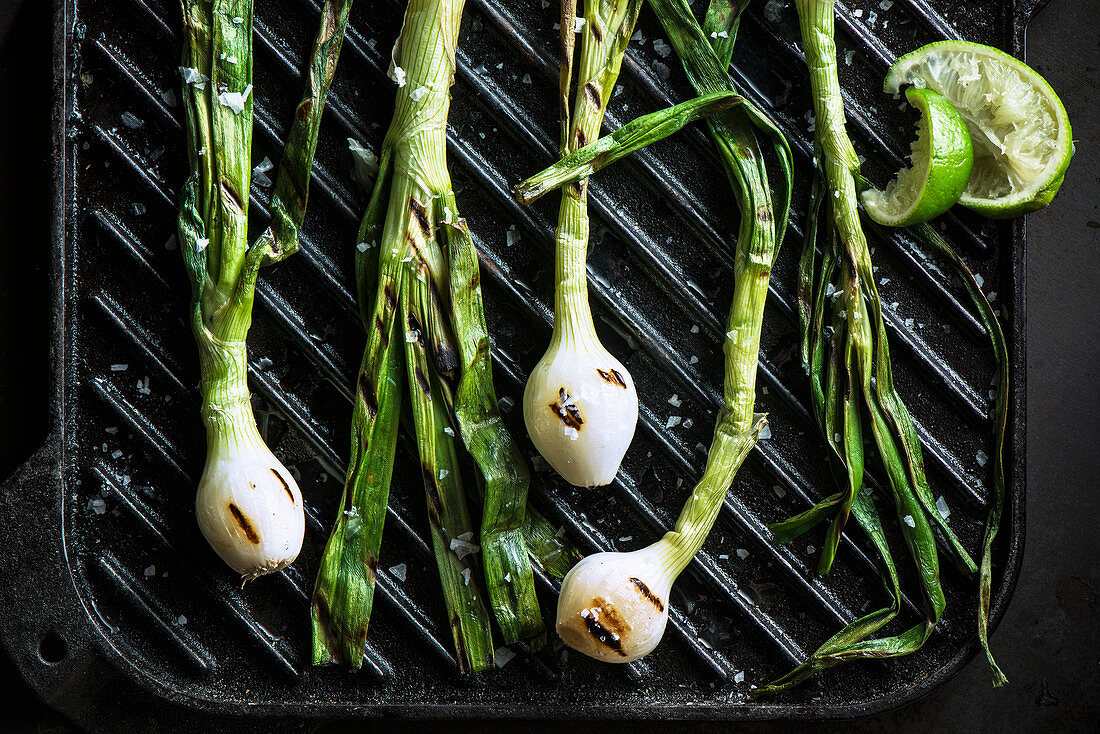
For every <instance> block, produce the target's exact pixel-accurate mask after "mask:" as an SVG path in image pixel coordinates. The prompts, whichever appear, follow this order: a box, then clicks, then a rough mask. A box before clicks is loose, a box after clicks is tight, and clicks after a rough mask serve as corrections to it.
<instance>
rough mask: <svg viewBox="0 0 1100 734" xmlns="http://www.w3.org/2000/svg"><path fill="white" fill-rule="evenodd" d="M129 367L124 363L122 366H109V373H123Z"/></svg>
mask: <svg viewBox="0 0 1100 734" xmlns="http://www.w3.org/2000/svg"><path fill="white" fill-rule="evenodd" d="M129 366H130V365H128V364H125V363H123V364H113V365H111V372H125V371H126V368H127V367H129Z"/></svg>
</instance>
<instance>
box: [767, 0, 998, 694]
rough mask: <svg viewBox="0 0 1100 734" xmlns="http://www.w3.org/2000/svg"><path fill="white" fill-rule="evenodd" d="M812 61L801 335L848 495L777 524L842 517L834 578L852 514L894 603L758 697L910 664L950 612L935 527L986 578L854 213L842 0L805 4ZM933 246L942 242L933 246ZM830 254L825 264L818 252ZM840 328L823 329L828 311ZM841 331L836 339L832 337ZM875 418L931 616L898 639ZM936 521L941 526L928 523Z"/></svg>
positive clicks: (972, 288)
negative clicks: (844, 666) (870, 666)
mask: <svg viewBox="0 0 1100 734" xmlns="http://www.w3.org/2000/svg"><path fill="white" fill-rule="evenodd" d="M795 5H796V7H797V9H798V15H799V21H800V26H801V30H802V38H803V43H804V46H805V50H806V62H807V66H808V67H809V69H810V81H811V85H812V87H813V95H814V108H815V109H814V111H815V114H816V119H817V124H816V129H815V150H816V158H817V161H818V170H817V173H816V177H815V181H814V186H813V192H812V198H811V205H810V219H809V223H808V225H807V228H806V233H807V234H806V240H805V243H804V249H803V253H802V258H801V264H800V269H799V314H800V322H801V327H802V337H803V338H802V361H803V366H804V368H805V369H806V370H807V372H808V374H809V376H810V384H811V393H812V399H813V405H814V412H815V416H816V418H817V421H818V423H819V425H820V426H821V428H822V430H823V432H824V434H825V438H826V441H827V443H828V444H829V446H830V449H831V450H832V456H833V459H834V461H835V462H836V463H837V464H838V466H839V467H841V468H842V471H843V475H844V477H845V484H846V486H845V487H844V488H843V489H842V490H841V491H840V492H838V493H837V494H835V495H833V496H831V497H828V498H826V499H825V500H823V501H822V502H820V503H818V504H817V505H816V506H815V507H813V508H811V509H810V510H807V511H806V512H804V513H802V514H800V515H798V516H796V517H793V518H791V519H789V520H786V521H784V522H781V523H777V524H776V525H773V526H772V531H773V534H774V535H775V537H776V540H777V541H778V542H785V541H787V540H790V539H792V538H795V537H797V536H798V535H800V534H802V533H804V532H806V531H807V530H809V529H810V528H812V527H813V526H814V525H816V524H817V523H819V522H821V521H822V520H825V519H826V518H828V517H830V516H832V517H833V522H832V524H831V525H830V527H829V530H828V533H827V542H826V546H825V548H824V550H823V552H822V557H821V561H820V564H819V570H820V571H821V572H822V573H825V572H827V571H828V570H829V568H830V567H831V564H832V561H833V558H834V557H835V553H836V548H837V543H838V542H839V538H840V533H841V531H842V530H843V528H844V525H845V522H846V520H847V517H848V513H849V511H851V513H852V514H854V515H855V516H856V520H857V522H858V523H859V524H860V526H861V527H863V529H864V530H865V532H867V533H868V535H869V536H870V537H871V539H872V541H873V542H874V544H875V546H876V548H877V549H878V551H879V553H880V555H881V556H882V558H883V561H884V563H885V565H886V569H887V573H888V576H889V578H890V584H891V590H892V593H893V601H892V603H891V606H889V607H887V608H884V609H880V610H877V611H875V612H872V613H871V614H868V615H866V616H864V617H862V618H860V619H858V620H856V621H855V622H853V623H852V624H850V625H848V626H846V627H845V628H843V629H842V630H840V631H839V632H838V633H837V634H836V635H834V636H833V637H832V638H830V639H829V640H828V641H826V642H825V644H824V645H822V647H821V648H819V649H818V650H817V651H816V652H815V653H814V654H813V655H811V656H810V658H809V659H808V660H807V661H806V662H805V663H803V664H802V665H800V666H799V667H798V668H796V669H795V670H793V671H792V672H791V673H789V674H787V675H786V676H784V677H783V678H780V679H779V680H777V681H775V682H773V683H771V684H770V685H768V686H766V687H764V688H762V689H760V691H759V692H760V693H767V692H772V691H777V690H783V689H785V688H789V687H791V686H793V685H796V684H797V683H798V682H800V681H802V680H804V679H805V678H807V677H809V676H810V675H812V674H813V673H814V672H816V671H818V670H821V669H823V668H827V667H830V666H831V665H835V664H837V663H839V662H843V661H846V660H853V659H860V658H883V657H897V656H900V655H907V654H910V653H912V652H915V651H916V650H918V649H920V647H921V646H922V645H923V644H924V642H925V641H926V640H927V639H928V637H929V635H931V633H932V631H933V630H934V629H935V626H936V624H937V623H938V621H939V619H940V616H941V615H942V613H943V610H944V606H945V600H944V596H943V590H942V588H941V586H940V581H939V557H938V554H937V549H936V538H935V536H934V535H933V530H932V524H935V525H936V527H937V529H938V530H939V531H940V534H941V537H942V538H943V540H944V543H945V545H946V546H947V550H948V552H949V553H950V554H951V556H952V558H953V560H954V561H955V564H956V565H957V566H958V567H959V568H960V570H962V571H963V572H966V573H972V572H973V571H975V570H977V569H976V567H975V566H974V562H973V560H971V558H970V556H969V555H968V554H967V552H966V551H965V549H963V547H962V545H961V544H960V543H959V541H958V540H957V538H956V537H955V535H954V534H953V533H952V532H951V530H950V528H949V527H948V526H947V524H946V522H945V521H944V518H943V517H942V516H941V514H940V513H939V512H938V511H937V509H936V508H935V506H934V504H933V501H932V493H931V490H930V489H929V486H928V482H927V479H926V478H925V475H924V470H923V459H922V457H921V449H920V443H919V440H918V439H917V436H916V432H915V430H914V428H913V423H912V420H911V419H910V417H909V413H908V411H907V410H906V408H905V405H904V403H902V401H901V398H900V397H899V396H898V394H897V392H896V391H895V390H894V385H893V378H892V374H891V367H890V354H889V345H888V342H887V338H886V331H885V326H884V323H883V319H882V303H881V301H880V299H879V296H878V290H877V288H876V285H875V279H874V276H873V272H872V267H871V259H870V253H869V251H868V248H867V240H866V237H865V236H864V233H863V230H862V228H861V225H860V219H859V212H858V209H857V206H856V194H857V190H859V189H864V188H867V186H868V184H867V183H866V182H865V181H864V180H863V179H862V178H861V177H860V175H859V161H858V158H857V157H856V154H855V150H854V149H853V147H852V144H851V141H850V140H849V138H848V136H847V133H846V131H845V120H844V108H843V102H842V99H841V94H840V83H839V81H838V78H837V65H836V47H835V44H834V42H833V37H834V22H833V6H834V1H833V0H796V3H795ZM915 231H916V232H917V233H918V236H921V238H922V239H923V240H925V241H926V242H928V243H929V244H930V245H931V246H933V248H934V249H936V251H937V252H938V253H940V254H942V255H946V256H947V257H948V259H949V261H950V262H951V263H952V265H954V266H955V267H956V269H957V270H959V272H960V275H962V276H963V277H964V281H965V282H966V283H967V288H968V291H969V292H970V294H971V297H972V298H973V299H974V300H975V302H976V303H977V304H978V308H979V311H980V312H981V314H982V318H983V321H985V322H986V328H987V330H988V331H989V334H990V337H991V339H992V340H993V343H994V348H995V352H996V354H997V358H998V362H999V365H1000V374H1001V378H1002V379H1001V384H1000V386H999V390H1001V391H1007V352H1006V351H1005V344H1004V339H1003V336H1002V335H1001V332H1000V327H999V325H998V324H997V323H996V319H995V317H993V315H992V311H991V309H990V308H989V305H988V302H986V301H985V299H984V296H982V295H981V291H980V289H978V288H977V285H976V283H974V281H973V277H972V276H970V274H969V271H967V270H966V268H965V265H963V264H962V261H961V259H960V258H959V257H958V255H956V254H955V253H954V252H953V251H952V250H951V249H950V247H949V246H948V245H947V244H946V243H944V242H943V241H942V239H940V238H939V237H938V236H937V235H935V233H934V232H933V231H932V230H931V228H929V227H927V226H926V225H924V226H921V227H919V228H917V229H916V230H915ZM933 237H934V239H933ZM818 247H820V248H821V250H822V252H823V256H822V258H821V260H820V261H817V259H816V248H818ZM827 307H828V308H830V309H831V327H829V328H826V327H825V311H826V308H827ZM830 331H831V334H830V333H829V332H830ZM1006 395H1007V392H1002V393H1000V394H999V396H998V401H997V414H998V422H997V427H996V432H997V448H998V465H997V469H998V478H997V480H996V487H995V492H994V496H993V497H992V498H991V513H990V519H989V521H988V522H987V530H986V538H987V540H986V543H985V544H984V555H983V559H982V575H981V600H980V603H979V629H980V631H981V641H982V645H983V647H984V648H985V651H986V654H987V658H988V660H989V663H990V666H991V668H992V670H993V674H994V684H995V685H1000V684H1001V683H1003V682H1005V679H1004V676H1003V674H1001V672H1000V670H999V669H998V668H997V666H996V664H995V663H994V661H993V658H992V655H990V653H989V647H988V641H987V631H986V620H987V617H988V602H989V586H990V581H989V578H990V575H991V572H990V568H989V551H990V546H991V544H992V539H993V537H994V536H995V535H996V529H997V525H998V522H999V515H1000V505H1001V499H1002V497H1003V470H1002V467H1001V464H1000V453H1001V449H1002V446H1003V431H1004V420H1005V412H1004V411H1005V410H1006V409H1007V399H1006V397H1005V396H1006ZM861 407H862V408H864V409H866V413H867V418H868V419H869V423H870V426H871V430H872V435H873V437H874V442H875V445H876V446H877V448H878V451H879V455H880V458H881V459H882V463H883V466H884V467H885V469H886V473H887V478H888V480H889V482H890V487H891V490H892V494H893V498H894V504H895V508H896V512H897V515H898V519H899V520H900V527H901V530H902V534H903V537H904V539H905V544H906V547H907V548H908V550H909V553H910V555H911V556H912V558H913V561H914V564H915V566H916V568H917V571H918V574H919V577H920V584H921V591H922V596H923V601H924V607H925V619H924V620H923V621H922V622H920V623H918V624H917V625H916V626H914V627H913V628H911V629H909V630H907V631H905V632H903V633H901V634H899V635H896V636H892V637H887V638H880V639H868V638H869V637H870V636H871V635H872V634H874V633H875V632H876V631H878V630H879V629H880V628H882V627H883V626H884V625H885V624H886V623H887V622H889V621H891V620H892V619H894V617H896V616H897V614H898V612H899V611H900V590H899V585H898V577H897V571H896V569H895V566H894V563H893V559H892V558H891V556H890V551H889V548H888V547H887V545H886V542H885V539H884V537H883V531H882V524H881V521H880V520H879V517H878V514H877V510H876V509H875V506H874V503H873V500H872V499H871V496H870V488H869V487H864V455H863V454H864V448H863V438H862V421H863V417H862V412H863V411H862V410H861ZM929 521H931V523H930V522H929Z"/></svg>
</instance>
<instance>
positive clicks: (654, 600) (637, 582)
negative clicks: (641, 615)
mask: <svg viewBox="0 0 1100 734" xmlns="http://www.w3.org/2000/svg"><path fill="white" fill-rule="evenodd" d="M630 583H632V584H634V588H636V589H637V590H638V593H639V594H641V595H642V597H643V598H644V599H645V600H646V601H648V602H649V603H650V604H652V605H653V606H655V607H657V611H658V612H663V611H664V610H665V603H664V602H663V601H661V598H660V597H659V596H657V595H656V594H654V593H653V592H652V591H650V589H649V587H648V586H646V583H645V581H642V580H641V579H639V578H635V577H633V576H631V577H630Z"/></svg>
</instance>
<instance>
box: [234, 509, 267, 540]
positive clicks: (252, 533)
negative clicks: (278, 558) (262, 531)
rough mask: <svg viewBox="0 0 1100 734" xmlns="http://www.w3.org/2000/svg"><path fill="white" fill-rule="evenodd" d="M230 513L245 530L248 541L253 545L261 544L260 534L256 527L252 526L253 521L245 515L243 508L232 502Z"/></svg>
mask: <svg viewBox="0 0 1100 734" xmlns="http://www.w3.org/2000/svg"><path fill="white" fill-rule="evenodd" d="M229 514H230V515H232V516H233V519H234V520H235V521H236V522H237V526H238V527H240V529H241V530H243V531H244V536H245V537H246V538H248V542H249V543H251V544H252V545H259V544H260V536H259V535H258V534H257V533H256V528H254V527H252V523H251V522H249V520H248V518H247V517H245V514H244V513H243V512H241V508H239V507H237V506H236V505H235V504H233V503H232V502H230V503H229Z"/></svg>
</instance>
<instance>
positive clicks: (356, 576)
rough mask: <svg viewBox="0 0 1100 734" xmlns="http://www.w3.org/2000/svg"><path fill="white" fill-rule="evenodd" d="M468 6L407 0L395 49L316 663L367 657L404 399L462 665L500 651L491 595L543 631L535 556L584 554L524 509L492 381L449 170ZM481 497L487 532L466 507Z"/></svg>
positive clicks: (322, 581) (520, 474) (359, 272)
mask: <svg viewBox="0 0 1100 734" xmlns="http://www.w3.org/2000/svg"><path fill="white" fill-rule="evenodd" d="M462 7H463V2H462V0H410V2H409V4H408V7H407V9H406V11H405V19H404V24H403V26H402V30H401V35H400V38H399V39H398V41H397V44H396V45H395V47H394V53H393V63H392V65H391V67H390V76H391V78H392V79H394V81H395V82H396V83H397V85H398V89H397V99H396V107H395V110H394V116H393V121H392V122H391V124H390V128H389V131H388V132H387V134H386V137H385V140H384V141H383V144H382V150H381V153H380V155H379V160H380V165H379V172H378V177H377V180H376V182H375V186H374V191H373V192H372V194H371V199H370V203H369V204H368V206H367V211H366V214H365V215H364V217H363V221H362V225H361V227H360V231H359V237H358V240H359V244H358V246H357V248H356V249H357V254H356V277H357V281H358V293H359V300H360V304H361V307H362V312H363V320H364V326H365V327H366V329H367V332H368V337H367V346H366V350H365V353H364V356H363V362H362V365H361V367H360V370H359V376H358V384H357V390H356V396H355V406H354V412H353V417H352V447H351V461H350V463H349V467H348V475H347V479H346V483H345V487H344V492H343V494H342V496H341V499H340V506H339V514H338V516H337V519H336V524H335V527H334V528H333V531H332V535H331V536H330V538H329V541H328V544H327V545H326V547H325V552H324V557H323V558H322V561H321V569H320V572H319V573H318V576H317V583H316V587H315V589H314V594H313V609H312V617H313V662H314V663H315V664H319V663H328V662H334V661H338V660H339V661H344V662H348V663H350V664H351V665H352V666H354V667H359V666H360V665H361V663H362V657H363V646H364V642H365V639H366V633H367V623H368V621H369V619H370V612H371V606H372V601H373V594H374V578H375V572H376V568H377V564H378V553H379V548H380V545H381V540H382V529H383V522H384V519H385V514H386V504H387V501H388V497H389V487H390V479H391V475H392V471H393V461H394V451H395V447H396V441H397V430H398V424H399V422H400V419H401V418H400V416H401V412H402V411H401V400H402V398H403V397H407V398H408V399H409V407H410V409H411V410H410V411H409V414H410V415H411V417H412V420H411V425H408V426H406V428H408V429H410V430H411V431H413V433H414V435H415V439H416V446H417V451H418V453H419V458H420V463H421V469H422V477H423V482H424V489H425V495H426V497H427V504H428V521H429V525H430V531H431V538H432V547H433V549H434V552H435V557H436V561H437V565H438V568H439V574H440V580H441V582H442V585H443V594H444V598H445V600H446V604H447V614H448V620H449V622H450V626H451V630H452V633H453V636H454V641H455V647H456V650H457V652H458V665H459V667H460V669H461V670H463V671H477V670H482V669H484V668H486V667H488V666H489V665H490V664H491V662H492V658H493V643H492V636H491V632H490V625H489V614H488V609H487V607H486V602H488V603H489V604H490V605H491V607H492V609H493V613H494V615H495V617H496V620H497V622H498V624H499V625H500V628H501V631H502V633H503V635H504V638H505V642H506V643H513V642H517V641H527V642H528V643H529V644H531V645H532V646H537V645H539V644H541V642H542V639H543V637H544V634H545V631H544V626H543V623H542V619H541V615H540V611H539V607H538V600H537V599H536V597H535V588H534V577H533V572H532V569H531V559H533V560H534V562H535V563H536V564H537V565H538V566H539V567H540V568H542V569H543V570H545V571H546V572H548V573H551V574H554V575H559V576H560V575H562V574H563V573H564V572H566V571H567V570H568V569H569V568H570V567H571V566H572V564H573V563H574V562H575V561H576V558H577V554H576V552H575V551H574V550H573V549H572V547H571V546H570V545H569V544H568V543H567V542H566V541H564V540H563V539H562V538H560V537H559V536H558V534H557V533H555V532H554V530H553V528H551V527H550V526H549V524H548V523H547V521H546V520H545V519H544V518H542V517H541V516H540V515H538V514H537V513H535V512H534V511H532V510H529V509H527V508H526V501H527V487H528V482H529V476H528V471H527V466H526V463H525V462H524V459H523V456H522V455H521V454H520V452H519V449H518V447H517V445H516V443H515V442H514V441H513V439H512V437H511V435H510V434H509V433H508V430H507V429H506V427H505V425H504V423H503V421H502V419H501V415H500V411H499V408H498V405H497V398H496V393H495V390H494V387H493V381H492V372H491V363H490V353H489V349H490V342H489V336H488V333H487V330H486V326H485V314H484V310H483V305H482V297H481V288H480V285H479V283H480V279H479V273H478V261H477V252H476V251H475V249H474V245H473V240H472V239H471V236H470V231H469V229H468V227H467V225H466V222H465V220H464V219H463V218H462V216H461V215H460V213H459V210H458V206H457V204H456V201H455V195H454V192H453V190H452V187H451V180H450V175H449V173H448V171H447V159H446V146H447V138H446V133H447V114H448V110H449V107H450V87H451V84H452V82H453V78H454V69H455V49H456V46H457V42H458V31H459V24H460V21H461V16H462ZM462 450H466V451H468V452H469V454H470V456H471V457H472V458H473V459H474V463H475V464H476V471H478V472H479V476H478V477H477V478H476V482H475V486H477V487H478V490H479V493H478V496H477V497H476V498H475V497H473V496H470V497H468V496H467V494H466V487H467V486H469V485H470V478H469V477H467V478H466V481H464V477H463V467H462V464H460V462H459V460H458V458H459V453H460V451H462ZM475 499H476V500H478V502H477V503H476V505H475V506H480V507H481V508H482V515H481V522H480V529H479V528H478V523H476V522H475V518H474V517H471V513H470V510H469V508H468V505H467V501H468V500H475ZM478 533H479V534H478ZM479 541H480V542H479ZM529 553H530V556H531V559H529V557H528V554H529ZM479 558H480V559H481V560H482V563H480V564H479V563H478V559H479ZM482 571H484V587H483V585H482V583H481V580H482ZM483 588H486V589H487V590H488V594H487V597H488V598H486V593H485V592H483V591H482V589H483Z"/></svg>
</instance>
